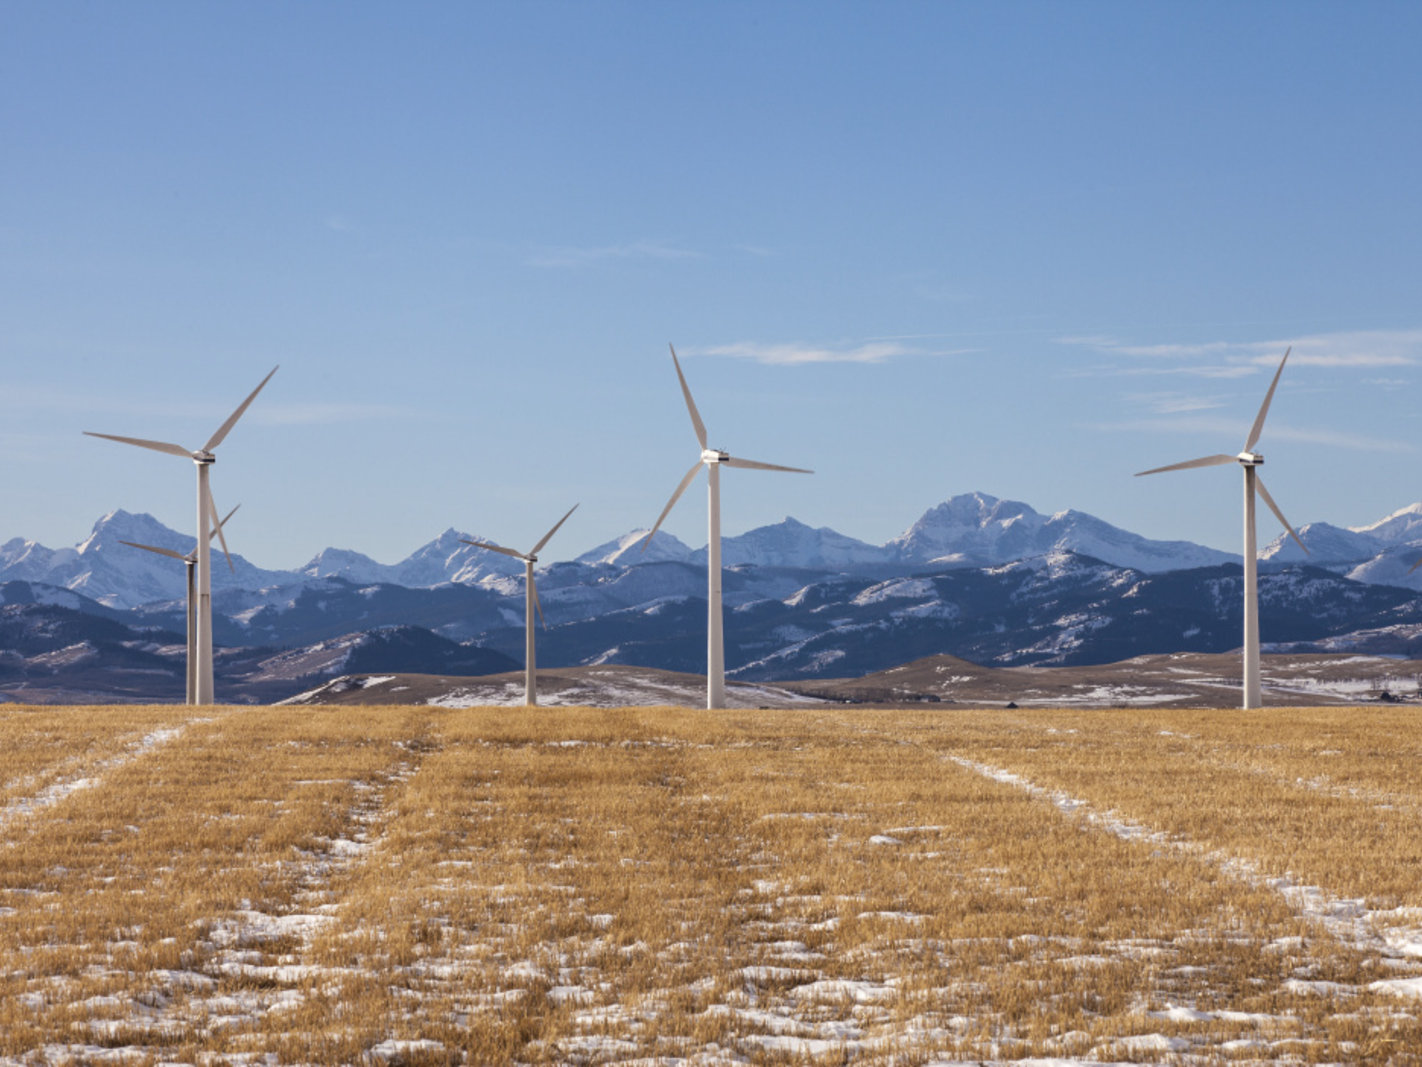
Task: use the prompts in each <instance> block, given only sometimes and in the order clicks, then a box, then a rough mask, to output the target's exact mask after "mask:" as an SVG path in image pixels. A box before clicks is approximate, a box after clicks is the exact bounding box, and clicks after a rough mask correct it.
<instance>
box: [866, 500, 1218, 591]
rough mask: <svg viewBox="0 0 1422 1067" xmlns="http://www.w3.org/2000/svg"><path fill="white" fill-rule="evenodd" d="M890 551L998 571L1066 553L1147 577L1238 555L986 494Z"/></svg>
mask: <svg viewBox="0 0 1422 1067" xmlns="http://www.w3.org/2000/svg"><path fill="white" fill-rule="evenodd" d="M885 547H886V548H889V549H891V550H892V551H893V552H894V554H895V557H896V558H897V559H899V560H901V561H903V562H907V563H936V564H939V565H944V564H963V565H967V566H995V565H998V564H1002V563H1008V562H1011V561H1012V560H1018V559H1025V558H1028V557H1032V556H1040V555H1045V554H1046V553H1049V552H1063V551H1067V552H1073V553H1077V554H1079V555H1083V556H1090V557H1092V558H1093V559H1100V560H1105V561H1107V562H1109V563H1113V564H1115V565H1117V566H1122V567H1132V568H1134V569H1136V570H1141V571H1147V572H1158V571H1167V570H1176V569H1180V568H1184V567H1206V566H1211V565H1213V564H1216V563H1223V562H1225V561H1227V560H1230V559H1233V558H1234V557H1232V556H1230V555H1229V553H1226V552H1219V551H1216V550H1215V549H1211V548H1204V547H1202V546H1200V545H1195V544H1191V543H1190V542H1188V541H1152V540H1150V539H1149V538H1145V537H1141V536H1140V535H1139V534H1133V533H1131V532H1129V531H1127V530H1122V529H1120V528H1119V527H1116V526H1112V525H1111V524H1110V523H1109V522H1106V521H1104V520H1102V519H1098V518H1097V517H1096V516H1094V515H1088V514H1087V513H1086V512H1083V511H1076V510H1075V509H1072V508H1067V509H1064V510H1062V511H1058V512H1056V513H1055V514H1054V515H1052V517H1051V518H1049V519H1048V518H1044V517H1043V516H1042V515H1041V514H1040V513H1038V512H1037V511H1035V510H1034V509H1033V508H1031V507H1029V506H1028V505H1026V504H1023V503H1022V502H1020V501H1017V500H999V499H998V498H997V497H994V496H989V495H988V494H987V493H965V494H963V495H961V496H955V497H950V498H949V499H948V500H946V501H944V502H943V503H942V504H939V505H938V506H937V507H934V508H930V509H929V510H928V511H926V512H924V514H923V517H922V518H920V519H919V520H918V522H916V523H914V524H913V525H912V526H911V527H909V529H908V530H907V531H906V532H905V533H903V534H902V535H901V536H899V537H897V538H895V539H894V540H892V541H890V542H889V543H888V545H887V546H885Z"/></svg>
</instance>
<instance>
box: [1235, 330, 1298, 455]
mask: <svg viewBox="0 0 1422 1067" xmlns="http://www.w3.org/2000/svg"><path fill="white" fill-rule="evenodd" d="M1293 350H1294V348H1293V345H1290V346H1289V347H1288V348H1286V349H1284V358H1283V359H1281V360H1279V369H1278V370H1276V371H1275V372H1274V380H1273V381H1272V382H1270V383H1269V391H1268V392H1267V393H1265V394H1264V403H1262V404H1260V405H1259V414H1258V415H1256V416H1254V425H1253V426H1251V427H1250V428H1249V440H1247V441H1245V442H1244V450H1245V451H1246V452H1252V451H1254V446H1255V445H1256V444H1258V443H1259V435H1260V434H1262V433H1263V432H1264V417H1265V416H1266V415H1268V414H1269V405H1270V404H1271V403H1272V402H1273V400H1274V390H1275V388H1277V387H1278V385H1279V375H1281V374H1283V373H1284V364H1285V363H1287V362H1288V361H1289V353H1290V352H1292V351H1293Z"/></svg>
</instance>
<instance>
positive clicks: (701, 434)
mask: <svg viewBox="0 0 1422 1067" xmlns="http://www.w3.org/2000/svg"><path fill="white" fill-rule="evenodd" d="M667 347H668V348H671V354H672V363H673V365H674V366H675V367H676V376H677V380H678V381H680V382H681V395H682V396H684V397H686V410H687V411H689V412H691V427H692V429H694V430H695V431H696V440H697V441H699V442H700V443H701V451H703V452H705V451H706V424H705V423H703V422H702V421H701V413H700V412H698V411H697V410H696V401H695V400H692V399H691V389H690V388H689V387H688V386H687V384H686V375H684V374H682V373H681V361H680V360H678V359H677V358H676V349H675V348H672V346H671V345H670V344H668V345H667Z"/></svg>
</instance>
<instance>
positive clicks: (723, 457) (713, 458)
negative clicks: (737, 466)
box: [701, 448, 731, 463]
mask: <svg viewBox="0 0 1422 1067" xmlns="http://www.w3.org/2000/svg"><path fill="white" fill-rule="evenodd" d="M730 458H731V454H730V453H729V452H720V451H717V450H716V449H714V448H705V449H702V451H701V462H702V463H725V462H726V461H727V460H728V459H730Z"/></svg>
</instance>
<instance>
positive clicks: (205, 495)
mask: <svg viewBox="0 0 1422 1067" xmlns="http://www.w3.org/2000/svg"><path fill="white" fill-rule="evenodd" d="M276 372H277V368H276V367H273V368H272V369H271V371H270V372H269V373H268V374H267V376H266V377H265V378H263V379H262V381H261V383H260V384H259V385H258V386H257V387H256V388H255V389H253V390H252V392H251V393H250V394H249V395H248V397H247V399H246V400H244V401H242V403H241V404H239V405H238V406H237V410H236V411H234V412H233V413H232V414H231V415H229V416H228V417H227V421H226V422H224V423H223V424H222V425H221V426H219V427H218V428H217V432H216V433H214V434H213V435H212V436H211V437H210V438H208V440H207V444H205V445H203V446H202V447H201V448H199V449H198V450H197V451H190V450H189V449H186V448H184V447H183V446H182V445H174V444H169V443H168V442H166V441H146V440H144V439H143V438H139V437H119V436H118V435H116V434H111V433H94V432H93V431H91V430H85V431H84V432H85V433H86V434H88V435H89V436H90V437H103V438H106V439H107V440H110V441H120V442H122V443H123V444H126V445H137V446H138V447H139V448H151V449H153V450H154V451H155V452H167V453H168V454H169V455H173V456H182V457H184V458H185V459H190V460H192V461H193V463H195V464H196V465H197V550H196V551H197V643H196V646H195V649H194V650H195V652H196V659H197V668H196V673H195V677H194V679H193V700H194V702H195V703H197V704H211V703H212V548H211V532H210V530H211V528H210V526H209V525H208V524H209V523H210V522H217V539H218V540H219V541H220V542H222V551H223V552H226V551H227V539H226V538H225V537H223V535H222V524H221V522H219V521H218V519H217V508H216V506H215V505H214V504H213V503H212V492H211V490H210V489H209V488H208V476H207V472H208V468H209V467H211V466H212V464H213V463H214V462H215V461H216V459H217V457H216V456H215V455H213V449H215V448H216V447H217V446H218V445H220V444H222V442H223V439H224V438H226V437H227V434H228V433H229V432H230V431H231V429H232V427H233V426H235V425H236V424H237V420H238V419H240V418H241V417H242V414H243V412H245V411H246V410H247V406H248V405H249V404H251V403H252V401H253V400H255V399H256V398H257V394H258V393H260V392H261V391H262V386H264V385H266V384H267V382H269V381H271V378H272V375H273V374H275V373H276Z"/></svg>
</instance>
